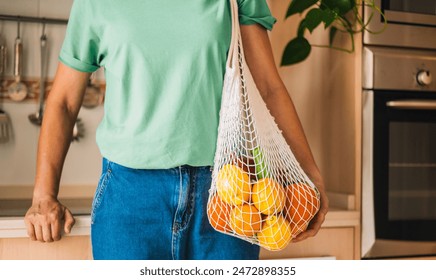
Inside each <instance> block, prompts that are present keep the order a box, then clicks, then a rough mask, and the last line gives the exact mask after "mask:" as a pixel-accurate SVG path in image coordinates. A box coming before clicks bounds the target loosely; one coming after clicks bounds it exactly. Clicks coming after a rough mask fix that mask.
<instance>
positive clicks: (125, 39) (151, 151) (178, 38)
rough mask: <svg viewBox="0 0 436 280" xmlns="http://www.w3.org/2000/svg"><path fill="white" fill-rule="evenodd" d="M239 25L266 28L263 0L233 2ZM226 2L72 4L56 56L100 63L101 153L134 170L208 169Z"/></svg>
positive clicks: (73, 63) (88, 67) (84, 0)
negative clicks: (102, 76) (102, 78)
mask: <svg viewBox="0 0 436 280" xmlns="http://www.w3.org/2000/svg"><path fill="white" fill-rule="evenodd" d="M238 5H239V17H240V22H241V24H255V23H258V24H260V25H262V26H263V27H265V28H267V29H269V30H271V28H272V26H273V24H274V23H275V19H274V18H273V17H272V16H271V13H270V10H269V9H268V6H267V4H266V2H265V0H238ZM230 38H231V17H230V4H229V0H75V1H74V4H73V7H72V10H71V15H70V20H69V24H68V27H67V33H66V37H65V40H64V43H63V46H62V50H61V53H60V56H59V59H60V61H61V62H62V63H63V64H65V65H67V66H69V67H71V68H74V69H76V70H78V71H82V72H93V71H95V70H97V69H98V68H100V67H103V68H104V73H105V77H106V95H105V102H104V117H103V119H102V121H101V123H100V124H99V126H98V129H97V144H98V146H99V149H100V152H101V154H102V156H104V157H106V158H107V159H109V160H111V161H113V162H116V163H118V164H121V165H124V166H126V167H130V168H147V169H159V168H171V167H176V166H180V165H185V164H187V165H192V166H207V165H213V158H214V152H215V146H216V138H217V129H218V121H219V110H220V104H221V93H222V86H223V77H224V72H225V62H226V59H227V52H228V49H229V46H230Z"/></svg>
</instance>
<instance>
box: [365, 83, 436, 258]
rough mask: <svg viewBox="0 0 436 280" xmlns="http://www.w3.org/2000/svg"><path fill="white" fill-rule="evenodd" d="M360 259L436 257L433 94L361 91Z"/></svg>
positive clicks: (435, 111)
mask: <svg viewBox="0 0 436 280" xmlns="http://www.w3.org/2000/svg"><path fill="white" fill-rule="evenodd" d="M362 135H363V151H362V257H363V258H382V257H400V256H401V257H404V256H428V255H431V256H434V255H436V92H411V91H408V92H405V91H389V90H378V91H377V90H375V91H373V90H366V91H364V92H363V134H362Z"/></svg>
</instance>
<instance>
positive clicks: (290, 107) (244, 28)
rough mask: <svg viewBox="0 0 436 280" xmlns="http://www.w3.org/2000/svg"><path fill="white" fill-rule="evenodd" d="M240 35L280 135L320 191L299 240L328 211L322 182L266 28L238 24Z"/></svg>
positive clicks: (313, 232) (313, 231)
mask: <svg viewBox="0 0 436 280" xmlns="http://www.w3.org/2000/svg"><path fill="white" fill-rule="evenodd" d="M241 36H242V43H243V45H244V52H245V58H246V61H247V64H248V67H249V68H250V71H251V74H252V75H253V79H254V81H255V83H256V86H257V88H258V89H259V91H260V93H261V95H262V98H263V100H264V101H265V103H266V105H267V107H268V109H269V110H270V112H271V114H272V115H273V116H274V118H275V120H276V122H277V125H278V126H279V127H280V129H281V130H282V131H283V136H284V137H285V139H286V141H287V143H288V144H289V145H290V146H291V148H292V151H293V153H294V155H295V157H296V159H297V160H298V161H299V163H300V165H301V167H302V168H303V170H304V171H305V172H306V173H307V175H308V176H309V177H310V179H311V180H312V181H313V183H314V184H315V185H316V186H317V187H318V189H319V191H320V194H321V208H320V210H319V212H318V214H317V215H316V216H315V217H314V219H313V220H312V221H311V223H310V225H309V227H308V229H307V230H306V231H305V232H303V233H301V234H299V235H298V236H297V237H296V238H295V240H294V241H302V240H304V239H306V238H308V237H311V236H315V235H316V234H317V233H318V231H319V229H320V227H321V224H322V223H323V222H324V219H325V215H326V213H327V211H328V199H327V195H326V192H325V187H324V182H323V179H322V177H321V174H320V172H319V170H318V167H317V166H316V163H315V161H314V159H313V156H312V153H311V151H310V148H309V144H308V142H307V139H306V136H305V135H304V131H303V127H302V125H301V123H300V120H299V118H298V115H297V112H296V110H295V107H294V104H293V102H292V99H291V97H290V96H289V94H288V91H287V89H286V87H285V85H284V84H283V81H282V80H281V78H280V75H279V73H278V70H277V67H276V66H275V62H274V57H273V53H272V49H271V44H270V41H269V37H268V34H267V31H266V30H265V29H264V28H263V27H261V26H260V25H257V24H255V25H241Z"/></svg>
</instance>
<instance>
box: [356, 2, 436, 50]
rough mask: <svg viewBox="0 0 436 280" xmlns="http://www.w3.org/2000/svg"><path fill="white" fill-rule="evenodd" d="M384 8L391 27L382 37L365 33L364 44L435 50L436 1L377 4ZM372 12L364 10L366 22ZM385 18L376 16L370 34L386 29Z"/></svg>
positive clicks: (366, 8) (368, 9)
mask: <svg viewBox="0 0 436 280" xmlns="http://www.w3.org/2000/svg"><path fill="white" fill-rule="evenodd" d="M374 2H375V4H376V5H378V6H379V7H381V9H382V10H383V12H384V14H385V15H386V19H387V21H388V25H387V28H386V30H385V31H384V32H383V33H382V34H381V35H380V34H373V33H370V32H364V36H363V41H364V43H365V44H368V45H379V46H397V47H408V48H430V49H436V36H435V32H436V0H374ZM371 15H372V12H371V9H370V8H369V7H365V9H364V18H365V20H366V21H367V20H368V19H369V17H371ZM383 26H384V25H383V20H382V17H381V16H380V15H378V14H373V20H371V21H370V24H369V25H368V28H369V30H372V31H379V30H382V29H383Z"/></svg>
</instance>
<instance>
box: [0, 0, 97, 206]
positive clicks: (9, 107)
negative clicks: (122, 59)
mask: <svg viewBox="0 0 436 280" xmlns="http://www.w3.org/2000/svg"><path fill="white" fill-rule="evenodd" d="M72 3H73V0H0V14H7V15H21V16H32V17H51V18H63V19H67V18H68V15H69V12H70V8H71V5H72ZM65 30H66V26H65V25H46V33H47V37H48V42H49V53H50V55H49V67H48V75H49V78H53V77H54V74H55V71H56V67H57V63H58V59H57V57H58V54H59V50H60V48H61V45H62V42H63V38H64V36H65ZM16 32H17V24H16V23H15V22H10V21H0V37H2V38H3V39H5V40H6V43H7V47H8V67H7V70H6V74H5V76H8V77H11V76H12V74H13V65H12V62H13V52H12V50H13V44H14V40H15V37H16ZM41 32H42V25H41V24H35V23H24V22H23V23H22V24H21V38H22V40H23V46H24V52H23V53H24V56H23V59H24V65H23V76H25V77H26V78H38V77H39V75H40V73H39V69H40V51H39V37H40V36H41ZM98 78H99V79H103V77H102V74H101V71H99V74H98ZM0 106H2V108H3V110H4V111H6V112H7V113H8V114H9V117H10V119H11V121H12V128H13V137H12V139H11V141H9V142H8V143H6V144H0V185H1V186H29V185H32V184H33V180H34V175H35V162H36V146H37V141H38V135H39V127H37V126H34V125H33V124H31V123H30V122H29V121H28V115H29V114H31V113H34V112H36V111H37V109H38V104H37V103H36V102H35V101H32V102H29V101H28V102H22V103H13V102H11V101H7V102H3V104H1V105H0ZM0 108H1V107H0ZM102 114H103V108H102V107H99V108H96V109H85V108H82V110H81V112H80V114H79V118H80V119H81V120H82V121H83V123H84V125H85V129H86V133H85V137H84V138H83V139H82V140H81V141H80V142H75V143H73V144H72V145H71V148H70V151H69V153H68V156H67V160H66V163H65V166H64V172H63V177H62V183H63V184H65V185H90V186H94V185H95V184H96V183H97V180H98V177H99V173H100V170H101V167H100V165H101V156H100V153H99V151H98V148H97V146H96V144H95V130H96V127H97V125H98V122H99V121H100V119H101V117H102ZM0 198H1V194H0Z"/></svg>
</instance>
